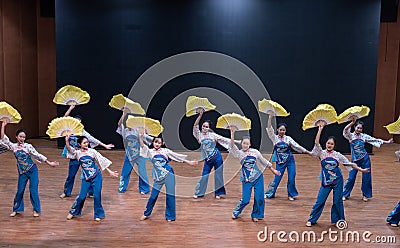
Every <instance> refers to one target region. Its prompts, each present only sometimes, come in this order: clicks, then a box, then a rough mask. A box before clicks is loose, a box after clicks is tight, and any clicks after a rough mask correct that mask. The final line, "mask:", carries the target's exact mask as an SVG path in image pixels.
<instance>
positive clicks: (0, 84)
mask: <svg viewBox="0 0 400 248" xmlns="http://www.w3.org/2000/svg"><path fill="white" fill-rule="evenodd" d="M3 57H4V53H3V0H0V100H3V99H4V60H3Z"/></svg>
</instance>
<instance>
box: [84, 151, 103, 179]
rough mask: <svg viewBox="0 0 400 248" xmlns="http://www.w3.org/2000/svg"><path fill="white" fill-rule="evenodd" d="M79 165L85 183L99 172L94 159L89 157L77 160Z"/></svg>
mask: <svg viewBox="0 0 400 248" xmlns="http://www.w3.org/2000/svg"><path fill="white" fill-rule="evenodd" d="M79 163H80V164H81V166H82V175H83V177H84V179H85V180H86V181H88V180H90V179H93V178H95V177H96V175H97V174H98V173H99V172H100V170H99V167H98V166H97V164H96V162H95V161H94V159H93V158H92V157H90V156H87V155H86V156H82V157H80V158H79Z"/></svg>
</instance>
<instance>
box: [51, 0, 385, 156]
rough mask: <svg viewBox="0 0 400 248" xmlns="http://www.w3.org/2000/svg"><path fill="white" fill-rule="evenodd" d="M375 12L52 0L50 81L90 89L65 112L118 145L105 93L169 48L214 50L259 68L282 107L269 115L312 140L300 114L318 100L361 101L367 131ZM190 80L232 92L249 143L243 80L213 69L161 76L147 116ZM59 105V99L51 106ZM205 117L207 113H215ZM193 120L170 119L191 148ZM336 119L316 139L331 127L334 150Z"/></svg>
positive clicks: (311, 6) (336, 1)
mask: <svg viewBox="0 0 400 248" xmlns="http://www.w3.org/2000/svg"><path fill="white" fill-rule="evenodd" d="M379 18H380V1H378V0H367V1H362V0H353V1H347V0H332V1H318V0H311V1H298V0H286V1H269V0H267V1H262V0H234V1H228V0H221V1H212V0H203V1H156V0H149V1H140V0H137V1H134V0H133V1H127V0H115V1H106V0H97V1H94V0H87V1H78V0H57V1H56V39H57V83H58V88H60V87H62V86H63V85H65V84H75V85H78V86H81V87H82V88H84V89H85V90H87V91H89V93H90V94H91V96H92V99H91V102H90V103H89V104H88V105H84V106H79V107H77V108H76V109H75V110H74V114H81V115H83V116H84V118H85V120H84V124H85V126H86V129H87V130H88V131H90V132H91V133H92V134H94V135H95V136H97V137H99V138H100V139H102V140H104V141H105V142H114V143H115V144H117V145H118V146H119V147H121V145H122V144H121V140H120V138H119V137H118V136H117V135H116V134H115V132H114V131H115V128H116V122H117V121H118V118H119V114H120V113H119V112H118V111H116V110H113V109H110V108H109V107H108V101H109V100H110V98H111V97H112V95H114V94H118V93H123V94H125V95H128V93H129V91H130V89H131V88H132V86H133V83H134V82H135V81H136V80H137V79H138V78H139V77H140V75H141V74H142V73H143V72H144V71H146V70H147V69H148V68H149V67H150V66H152V65H154V64H156V63H157V62H159V61H160V60H162V59H165V58H167V57H169V56H172V55H176V54H179V53H182V52H188V51H213V52H218V53H223V54H226V55H229V56H232V57H234V58H236V59H238V60H240V61H241V62H243V63H245V64H246V65H247V66H248V67H249V68H251V69H252V70H253V71H254V72H255V73H256V74H257V75H258V77H259V78H260V79H261V80H262V82H263V83H264V86H265V88H266V89H267V90H268V93H269V95H270V97H271V98H272V99H273V100H275V101H277V102H280V103H281V104H283V105H284V106H285V107H286V108H287V109H288V111H289V112H291V115H290V116H289V117H287V118H279V119H278V121H285V122H286V123H287V124H288V134H289V135H291V136H292V137H293V138H295V140H297V141H299V142H300V143H301V144H303V145H304V146H306V147H307V148H309V149H311V148H312V145H313V139H314V135H315V131H316V130H315V129H314V130H309V131H306V132H304V131H302V130H301V122H302V120H303V117H304V116H305V115H306V114H307V113H308V111H310V110H311V109H313V108H314V107H315V106H316V105H317V104H319V103H330V104H332V105H334V106H335V108H336V110H337V112H338V114H339V113H340V112H341V111H343V110H345V109H346V108H347V107H350V106H353V105H361V104H362V105H367V106H369V107H370V108H371V114H370V116H369V117H368V118H366V119H365V121H366V122H367V125H366V127H365V131H366V132H367V133H371V134H372V132H373V115H374V103H375V82H376V66H377V47H378V33H379ZM198 86H202V87H209V88H215V89H218V90H219V91H222V92H225V93H226V94H227V95H229V96H231V97H232V98H233V99H234V100H235V102H237V103H238V104H239V105H240V106H241V107H242V108H243V109H244V111H245V114H246V116H248V117H250V118H251V119H252V120H253V130H252V131H251V134H252V136H253V143H254V145H255V146H258V145H259V144H260V135H259V134H260V132H264V131H263V129H264V127H265V123H262V122H263V120H259V119H258V115H257V109H255V108H254V107H253V106H249V104H248V102H249V101H248V96H247V95H246V94H245V93H244V91H243V90H242V89H240V88H239V87H235V85H234V84H232V82H230V81H229V80H227V79H226V78H223V77H220V76H217V75H213V74H207V73H192V74H186V75H182V76H179V77H176V78H174V79H172V80H170V81H169V82H168V83H166V84H165V85H164V86H163V87H162V88H161V89H160V90H159V91H158V92H154V96H156V97H153V99H152V100H151V104H150V106H149V108H148V109H147V115H148V116H151V117H154V118H160V116H162V113H163V110H164V109H165V107H166V106H167V105H168V104H169V102H170V101H171V100H172V99H174V97H176V96H178V95H179V94H180V93H182V92H183V91H185V90H188V89H191V88H193V87H198ZM210 100H212V99H210ZM257 100H258V99H257ZM65 110H66V108H63V107H60V108H59V110H58V112H59V113H58V114H59V115H62V114H63V112H64V111H65ZM208 117H210V118H211V117H212V118H214V119H215V120H216V117H217V115H215V116H214V114H213V113H209V116H208ZM193 121H194V118H184V119H182V121H181V122H180V127H179V130H180V133H179V138H180V139H181V141H182V143H183V144H184V145H185V146H186V147H187V148H190V149H193V148H195V147H196V143H195V141H194V139H193V138H192V136H191V125H192V124H193ZM343 127H344V126H343V125H332V126H329V127H328V128H327V130H326V131H325V132H324V138H325V137H326V136H328V135H336V136H337V137H339V139H338V149H339V150H341V151H344V152H347V151H348V150H349V148H348V143H347V141H345V140H344V139H343V138H342V137H341V132H342V129H343ZM166 131H167V130H166ZM217 131H218V132H220V133H222V134H225V135H226V132H223V131H220V130H217Z"/></svg>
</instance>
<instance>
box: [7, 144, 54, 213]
mask: <svg viewBox="0 0 400 248" xmlns="http://www.w3.org/2000/svg"><path fill="white" fill-rule="evenodd" d="M0 143H1V144H2V145H3V146H4V147H6V148H7V149H8V150H11V151H13V152H14V156H15V158H16V159H17V168H18V174H19V176H18V189H17V193H16V195H15V198H14V205H13V212H16V213H19V212H24V199H23V197H24V192H25V187H26V183H27V182H28V180H29V191H30V192H29V193H30V199H31V203H32V206H33V211H36V212H37V213H40V200H39V190H38V187H39V174H38V168H37V166H36V164H35V163H34V162H33V160H32V157H33V158H35V159H36V160H37V161H39V162H44V161H46V160H47V158H46V157H45V156H43V155H42V154H40V153H38V152H37V151H36V150H35V148H34V147H33V146H32V145H31V144H28V143H22V144H18V143H12V142H10V140H9V139H8V137H7V136H4V138H3V139H1V140H0ZM31 156H32V157H31Z"/></svg>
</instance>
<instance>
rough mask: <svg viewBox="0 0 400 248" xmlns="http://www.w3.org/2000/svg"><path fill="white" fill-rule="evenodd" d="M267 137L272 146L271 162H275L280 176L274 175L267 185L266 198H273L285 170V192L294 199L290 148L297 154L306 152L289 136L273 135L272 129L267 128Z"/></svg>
mask: <svg viewBox="0 0 400 248" xmlns="http://www.w3.org/2000/svg"><path fill="white" fill-rule="evenodd" d="M267 133H268V137H269V138H270V140H271V141H272V143H273V145H274V151H273V154H272V159H271V161H272V162H276V169H277V170H278V171H279V172H280V173H281V175H280V176H278V175H275V177H274V180H273V181H272V182H271V183H270V184H269V185H268V188H267V190H266V191H265V197H266V198H274V197H275V192H276V190H277V188H278V186H279V183H280V182H281V179H282V177H283V174H284V173H285V169H286V168H287V170H288V182H287V191H288V196H289V197H296V196H298V195H299V193H298V192H297V189H296V181H295V178H296V164H295V162H294V157H293V154H292V152H291V149H290V148H293V149H294V150H296V151H297V152H302V153H303V152H306V151H307V150H306V149H305V148H304V147H302V146H300V145H299V144H297V143H296V142H295V141H294V140H293V139H292V138H291V137H290V136H286V135H284V136H282V137H280V136H279V135H276V134H275V131H274V129H273V128H272V127H271V128H267Z"/></svg>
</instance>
